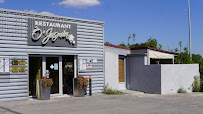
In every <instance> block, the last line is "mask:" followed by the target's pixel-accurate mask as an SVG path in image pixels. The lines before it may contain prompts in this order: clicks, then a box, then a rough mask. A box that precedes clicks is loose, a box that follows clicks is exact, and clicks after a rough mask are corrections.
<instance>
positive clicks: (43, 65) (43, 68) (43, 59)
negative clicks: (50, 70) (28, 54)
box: [42, 56, 46, 77]
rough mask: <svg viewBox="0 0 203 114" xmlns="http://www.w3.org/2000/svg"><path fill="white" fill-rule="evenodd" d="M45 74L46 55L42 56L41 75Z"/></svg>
mask: <svg viewBox="0 0 203 114" xmlns="http://www.w3.org/2000/svg"><path fill="white" fill-rule="evenodd" d="M43 76H46V56H42V77H43Z"/></svg>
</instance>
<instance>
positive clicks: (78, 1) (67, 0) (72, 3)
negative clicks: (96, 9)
mask: <svg viewBox="0 0 203 114" xmlns="http://www.w3.org/2000/svg"><path fill="white" fill-rule="evenodd" d="M100 4H101V2H100V1H98V0H63V1H62V2H59V5H65V6H66V7H74V8H86V7H91V6H96V5H100Z"/></svg>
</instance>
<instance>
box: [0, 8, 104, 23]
mask: <svg viewBox="0 0 203 114" xmlns="http://www.w3.org/2000/svg"><path fill="white" fill-rule="evenodd" d="M0 11H8V12H15V13H25V14H32V15H40V16H48V17H58V18H66V19H75V20H79V21H87V22H94V23H101V24H104V22H103V21H96V20H88V19H80V18H73V17H66V16H58V15H43V14H40V13H35V12H27V11H21V10H12V9H4V8H0Z"/></svg>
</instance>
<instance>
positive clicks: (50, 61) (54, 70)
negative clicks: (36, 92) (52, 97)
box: [46, 57, 59, 94]
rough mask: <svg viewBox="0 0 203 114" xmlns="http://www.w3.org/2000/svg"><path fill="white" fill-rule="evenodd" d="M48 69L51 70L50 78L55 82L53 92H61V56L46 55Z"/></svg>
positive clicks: (52, 87)
mask: <svg viewBox="0 0 203 114" xmlns="http://www.w3.org/2000/svg"><path fill="white" fill-rule="evenodd" d="M46 70H49V78H52V79H53V82H54V84H53V85H52V86H51V94H57V93H59V57H46Z"/></svg>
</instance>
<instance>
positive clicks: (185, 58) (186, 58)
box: [175, 47, 193, 64]
mask: <svg viewBox="0 0 203 114" xmlns="http://www.w3.org/2000/svg"><path fill="white" fill-rule="evenodd" d="M175 63H176V64H191V63H193V62H192V59H191V58H190V55H189V53H188V50H187V48H186V47H185V48H184V52H181V53H179V54H178V56H177V57H176V58H175Z"/></svg>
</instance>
